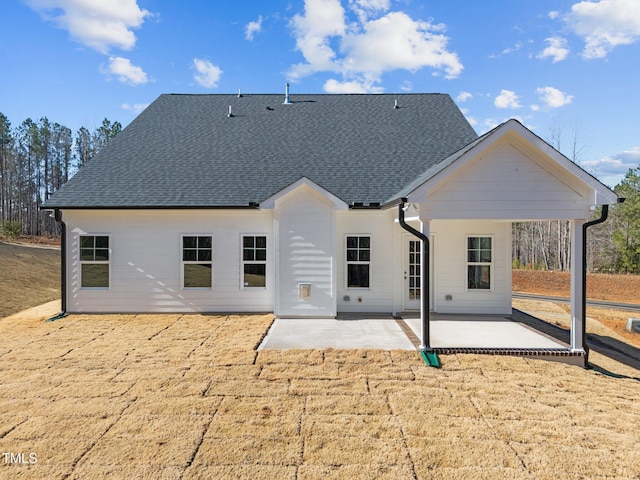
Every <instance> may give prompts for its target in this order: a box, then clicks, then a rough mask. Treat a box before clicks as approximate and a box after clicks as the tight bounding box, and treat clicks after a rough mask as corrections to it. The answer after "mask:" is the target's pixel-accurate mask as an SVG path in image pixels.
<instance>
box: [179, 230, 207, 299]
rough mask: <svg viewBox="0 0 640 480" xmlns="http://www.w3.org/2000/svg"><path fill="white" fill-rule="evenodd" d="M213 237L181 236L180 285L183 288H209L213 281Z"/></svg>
mask: <svg viewBox="0 0 640 480" xmlns="http://www.w3.org/2000/svg"><path fill="white" fill-rule="evenodd" d="M212 278H213V237H211V236H210V235H184V236H183V237H182V285H183V287H184V288H211V286H212V284H213V281H212Z"/></svg>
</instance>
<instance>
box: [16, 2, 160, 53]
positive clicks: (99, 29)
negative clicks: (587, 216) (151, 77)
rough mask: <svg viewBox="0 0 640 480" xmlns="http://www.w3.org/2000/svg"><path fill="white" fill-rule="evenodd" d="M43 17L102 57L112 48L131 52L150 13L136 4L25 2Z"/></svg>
mask: <svg viewBox="0 0 640 480" xmlns="http://www.w3.org/2000/svg"><path fill="white" fill-rule="evenodd" d="M25 1H26V3H27V5H28V6H29V7H31V8H32V9H33V10H35V11H36V12H38V13H39V14H40V16H41V17H42V18H43V19H45V20H47V21H50V22H53V23H55V24H56V25H57V26H58V27H59V28H61V29H63V30H66V31H68V32H69V35H70V36H71V38H72V39H73V40H75V41H76V42H78V43H81V44H82V45H86V46H88V47H90V48H93V49H94V50H97V51H98V52H100V53H103V54H108V53H109V49H110V48H111V47H116V48H119V49H122V50H130V49H132V48H133V47H134V45H135V43H136V36H135V35H134V33H133V31H132V29H134V28H139V27H140V26H141V25H142V23H143V22H144V20H145V18H146V17H148V16H150V15H151V13H150V12H149V11H148V10H144V9H141V8H140V7H139V6H138V4H137V1H136V0H109V1H103V0H25Z"/></svg>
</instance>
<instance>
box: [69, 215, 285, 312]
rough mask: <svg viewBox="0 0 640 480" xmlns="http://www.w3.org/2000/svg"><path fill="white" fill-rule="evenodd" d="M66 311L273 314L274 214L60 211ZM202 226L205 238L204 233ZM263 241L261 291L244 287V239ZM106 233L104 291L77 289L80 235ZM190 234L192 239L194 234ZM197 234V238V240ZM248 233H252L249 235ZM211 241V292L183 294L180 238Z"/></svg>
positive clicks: (188, 290) (195, 290)
mask: <svg viewBox="0 0 640 480" xmlns="http://www.w3.org/2000/svg"><path fill="white" fill-rule="evenodd" d="M63 218H64V221H65V223H66V224H67V232H68V239H69V241H68V242H67V258H68V259H69V262H70V263H69V268H68V271H67V288H68V295H67V310H68V311H69V312H70V313H79V312H96V313H108V312H149V313H151V312H158V313H162V312H233V311H242V312H272V311H273V309H274V299H273V294H274V290H273V288H271V287H270V285H273V282H274V278H273V275H274V272H275V269H274V267H273V263H272V262H273V258H274V255H273V245H272V242H269V241H268V240H269V238H271V236H272V235H273V233H272V229H273V212H272V211H257V210H228V211H226V210H163V211H162V212H161V213H159V211H157V210H130V211H123V210H120V211H117V210H86V211H83V210H65V211H64V212H63ZM205 226H206V229H207V230H208V232H205V233H203V232H202V229H203V228H204V227H205ZM248 226H250V227H251V228H252V229H255V230H253V232H255V233H256V234H261V235H266V236H267V265H266V272H267V278H266V285H267V286H266V287H265V288H242V287H241V284H242V281H243V279H242V275H241V262H242V248H241V245H242V243H241V236H242V235H243V234H246V233H247V227H248ZM101 231H102V232H104V231H107V232H109V238H110V243H109V245H110V248H111V255H110V258H109V263H110V265H109V273H110V277H109V288H108V289H104V288H82V287H81V285H80V279H81V272H80V270H81V268H80V252H79V248H80V240H79V237H80V236H81V235H90V234H92V232H101ZM194 232H195V233H194ZM198 232H200V233H198ZM253 232H251V233H253ZM187 234H193V235H195V236H199V235H211V236H213V252H212V254H213V281H212V288H183V280H182V275H183V273H182V267H183V264H182V258H183V257H182V255H183V251H182V249H183V245H182V237H183V235H187Z"/></svg>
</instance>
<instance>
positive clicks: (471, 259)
mask: <svg viewBox="0 0 640 480" xmlns="http://www.w3.org/2000/svg"><path fill="white" fill-rule="evenodd" d="M492 247H493V239H492V238H491V237H467V289H468V290H491V269H492V268H491V267H492V265H493V248H492Z"/></svg>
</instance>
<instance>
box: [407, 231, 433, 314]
mask: <svg viewBox="0 0 640 480" xmlns="http://www.w3.org/2000/svg"><path fill="white" fill-rule="evenodd" d="M433 241H434V238H433V235H431V236H430V237H429V250H430V252H429V284H430V285H431V286H432V287H431V289H430V291H429V292H428V294H429V305H430V310H433V307H434V305H433ZM403 244H404V248H403V256H404V268H403V282H404V283H403V290H404V292H403V296H404V305H403V308H404V310H420V307H421V306H422V295H423V293H424V294H427V292H424V291H423V286H424V285H423V282H422V276H421V267H420V259H421V252H420V249H421V247H422V241H421V240H420V239H418V238H416V237H415V236H413V235H404V241H403Z"/></svg>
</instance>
